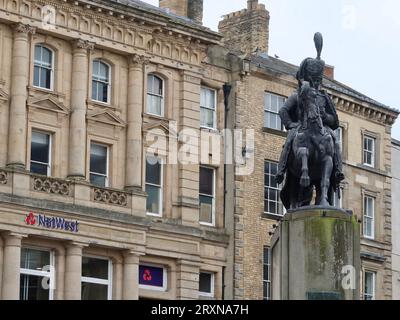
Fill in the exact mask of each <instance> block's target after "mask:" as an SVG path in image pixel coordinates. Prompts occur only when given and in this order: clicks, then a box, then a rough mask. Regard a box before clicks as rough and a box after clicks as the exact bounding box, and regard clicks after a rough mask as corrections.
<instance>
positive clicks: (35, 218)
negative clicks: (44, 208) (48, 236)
mask: <svg viewBox="0 0 400 320" xmlns="http://www.w3.org/2000/svg"><path fill="white" fill-rule="evenodd" d="M25 223H26V224H27V225H29V226H38V227H42V228H47V229H57V230H63V231H69V232H79V230H78V225H79V222H78V221H71V220H66V219H64V218H59V217H49V216H46V215H44V214H40V213H39V214H34V213H33V212H30V213H29V214H28V215H27V216H26V217H25Z"/></svg>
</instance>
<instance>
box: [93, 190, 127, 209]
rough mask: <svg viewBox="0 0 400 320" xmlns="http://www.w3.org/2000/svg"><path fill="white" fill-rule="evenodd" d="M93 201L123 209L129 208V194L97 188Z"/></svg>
mask: <svg viewBox="0 0 400 320" xmlns="http://www.w3.org/2000/svg"><path fill="white" fill-rule="evenodd" d="M93 200H94V201H96V202H102V203H105V204H110V205H116V206H122V207H127V206H128V194H127V193H125V192H118V191H112V190H107V189H101V188H95V189H94V192H93Z"/></svg>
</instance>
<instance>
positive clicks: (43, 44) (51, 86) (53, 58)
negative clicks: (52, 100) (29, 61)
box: [32, 43, 56, 92]
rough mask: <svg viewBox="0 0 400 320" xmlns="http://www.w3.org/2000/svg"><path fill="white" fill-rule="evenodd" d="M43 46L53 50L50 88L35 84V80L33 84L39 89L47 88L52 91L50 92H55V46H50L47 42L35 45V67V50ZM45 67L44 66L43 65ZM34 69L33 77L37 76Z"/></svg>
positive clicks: (34, 61) (34, 60) (34, 65)
mask: <svg viewBox="0 0 400 320" xmlns="http://www.w3.org/2000/svg"><path fill="white" fill-rule="evenodd" d="M39 46H40V47H43V48H46V49H48V50H49V51H50V52H51V72H50V88H44V87H40V86H35V85H34V81H32V86H33V87H34V88H38V89H41V90H45V91H50V92H53V91H54V82H55V81H54V80H55V79H54V77H55V59H56V53H55V51H54V49H53V48H51V46H49V45H48V44H46V43H36V44H35V45H34V55H33V68H34V69H35V67H36V59H35V51H36V47H39ZM42 68H43V67H42ZM34 69H33V71H32V74H33V77H34V76H35V70H34Z"/></svg>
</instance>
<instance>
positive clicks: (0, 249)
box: [0, 236, 4, 300]
mask: <svg viewBox="0 0 400 320" xmlns="http://www.w3.org/2000/svg"><path fill="white" fill-rule="evenodd" d="M3 245H4V242H3V238H2V237H1V236H0V300H1V299H2V298H1V294H2V292H1V288H2V284H3V282H2V279H3V261H4V260H3Z"/></svg>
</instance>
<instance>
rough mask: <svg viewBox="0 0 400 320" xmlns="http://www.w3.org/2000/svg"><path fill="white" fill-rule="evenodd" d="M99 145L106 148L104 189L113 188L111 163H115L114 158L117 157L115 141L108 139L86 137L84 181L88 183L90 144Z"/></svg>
mask: <svg viewBox="0 0 400 320" xmlns="http://www.w3.org/2000/svg"><path fill="white" fill-rule="evenodd" d="M92 143H94V144H99V145H103V146H106V147H107V151H108V152H107V160H108V161H107V178H108V179H107V180H108V183H107V184H106V186H105V188H114V185H115V182H116V181H115V176H114V174H113V165H112V164H113V163H115V160H116V159H115V157H116V156H117V150H116V149H115V148H116V146H117V141H115V140H111V139H109V138H104V137H100V136H97V135H92V134H88V135H87V144H86V145H87V147H86V148H87V149H86V155H87V156H86V179H87V181H88V182H90V146H91V144H92Z"/></svg>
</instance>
